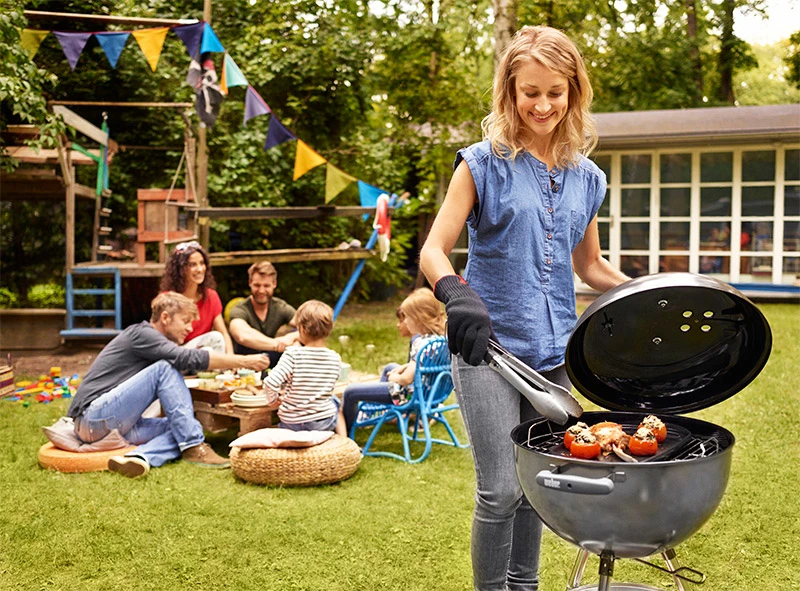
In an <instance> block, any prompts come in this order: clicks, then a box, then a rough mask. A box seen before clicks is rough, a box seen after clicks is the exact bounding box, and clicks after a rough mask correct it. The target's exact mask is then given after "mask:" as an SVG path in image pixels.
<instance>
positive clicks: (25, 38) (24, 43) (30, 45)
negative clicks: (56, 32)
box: [19, 29, 50, 57]
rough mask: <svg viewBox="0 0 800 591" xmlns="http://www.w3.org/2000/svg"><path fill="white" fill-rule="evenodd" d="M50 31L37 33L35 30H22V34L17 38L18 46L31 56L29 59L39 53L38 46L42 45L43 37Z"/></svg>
mask: <svg viewBox="0 0 800 591" xmlns="http://www.w3.org/2000/svg"><path fill="white" fill-rule="evenodd" d="M48 33H50V31H37V30H35V29H23V30H22V34H21V35H20V36H19V44H20V46H21V47H22V49H24V50H25V51H27V52H28V53H30V54H31V57H33V56H35V55H36V52H37V51H39V46H40V45H41V44H42V41H43V40H44V38H45V37H47V35H48Z"/></svg>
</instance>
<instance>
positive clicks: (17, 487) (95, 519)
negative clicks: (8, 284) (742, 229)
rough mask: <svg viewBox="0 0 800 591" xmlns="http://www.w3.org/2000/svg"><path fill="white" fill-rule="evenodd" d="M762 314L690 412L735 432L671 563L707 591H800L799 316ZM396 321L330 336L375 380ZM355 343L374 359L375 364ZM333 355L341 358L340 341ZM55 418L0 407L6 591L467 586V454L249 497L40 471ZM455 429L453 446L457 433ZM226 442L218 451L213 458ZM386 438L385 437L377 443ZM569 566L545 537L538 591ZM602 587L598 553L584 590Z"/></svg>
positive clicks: (223, 482)
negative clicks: (727, 387) (739, 371)
mask: <svg viewBox="0 0 800 591" xmlns="http://www.w3.org/2000/svg"><path fill="white" fill-rule="evenodd" d="M762 309H763V310H764V312H765V314H766V315H767V317H768V319H769V321H770V324H771V325H772V328H773V331H774V339H775V340H774V345H773V351H772V356H771V358H770V362H769V364H768V365H767V367H766V369H765V370H764V372H763V373H762V374H761V376H760V377H759V378H758V379H757V380H756V381H755V382H754V383H753V384H752V385H750V386H749V387H747V388H746V389H745V390H744V391H742V392H741V393H739V394H738V395H736V396H735V397H733V398H731V399H729V400H727V401H725V402H723V403H721V404H719V405H716V406H715V407H713V408H710V409H707V410H705V411H702V412H699V413H694V414H693V415H692V416H696V417H698V418H701V419H704V420H708V421H712V422H714V423H717V424H720V425H723V426H725V427H726V428H728V429H730V430H731V431H732V432H733V433H734V434H735V435H736V437H737V443H736V447H735V448H734V454H733V467H732V473H731V478H730V482H729V484H728V487H727V490H726V495H725V498H724V499H723V501H722V503H721V505H720V507H719V509H718V510H717V511H716V513H715V514H714V515H713V516H712V518H711V519H710V520H709V522H708V523H707V524H706V525H705V526H704V527H703V528H702V529H701V530H700V531H699V532H698V533H697V534H696V535H695V536H693V537H692V538H691V539H689V540H688V541H686V542H685V543H684V544H682V545H681V546H679V547H678V548H677V551H678V558H679V560H680V561H681V563H682V564H685V565H687V566H692V567H694V568H697V569H699V570H701V571H703V572H704V573H706V575H707V576H708V582H707V583H706V584H705V585H704V586H703V587H702V588H703V589H707V590H708V591H752V590H754V589H765V590H767V589H768V590H770V591H773V590H774V591H796V590H800V555H798V552H797V550H796V546H797V540H798V539H800V518H799V517H800V515H799V513H798V509H797V503H796V500H795V498H794V497H795V495H796V491H797V489H798V466H799V465H800V444H798V443H797V441H796V437H797V435H798V429H797V427H796V425H797V420H798V417H800V404H799V402H800V394H798V385H799V383H800V380H798V367H800V349H798V347H797V343H798V342H800V316H799V313H800V310H798V308H797V307H796V306H791V305H787V304H770V305H763V306H762ZM393 310H394V305H368V306H350V307H348V308H346V309H345V311H344V314H343V316H342V317H341V318H340V320H339V321H338V322H337V328H336V333H335V334H334V336H338V335H339V334H347V335H349V336H350V337H351V340H350V344H349V345H348V347H347V348H346V349H345V350H344V351H343V354H344V357H345V360H346V361H348V362H349V363H351V364H352V365H353V368H354V369H355V370H358V371H363V372H374V371H375V370H376V369H377V366H378V364H380V363H385V362H387V361H390V360H397V359H402V358H403V357H404V356H405V352H406V344H404V343H403V342H402V341H401V340H400V339H398V338H397V337H396V329H395V328H394V326H395V322H394V317H393ZM367 343H373V344H375V346H376V347H375V349H376V350H375V352H374V353H373V354H371V355H367V353H366V347H365V345H366V344H367ZM331 346H332V347H333V348H336V349H337V350H341V347H340V345H339V343H338V341H336V340H332V341H331ZM583 402H584V406H585V408H587V410H589V409H594V407H593V405H591V404H589V403H587V402H585V401H583ZM66 406H67V405H66V401H58V402H54V403H52V404H48V405H44V404H35V403H34V404H32V405H31V406H30V407H28V408H24V407H23V406H22V405H20V404H14V403H9V402H0V495H2V496H0V498H2V504H1V505H0V508H1V510H0V589H1V590H6V589H9V590H11V589H13V590H25V591H28V590H31V589H59V590H61V589H63V590H70V591H78V590H91V591H95V590H105V589H109V590H111V589H114V590H116V589H137V590H138V589H158V590H162V589H170V590H173V589H177V590H183V589H187V590H188V589H203V590H205V589H230V590H237V591H238V590H249V589H254V590H259V591H265V590H280V591H283V590H309V591H312V590H321V589H325V590H329V591H339V590H341V591H345V590H347V591H350V590H361V589H363V590H373V589H387V590H395V589H398V590H400V589H402V590H420V591H440V590H441V591H449V590H466V589H469V588H470V587H471V574H470V562H469V536H470V520H471V513H472V505H473V494H474V490H473V488H474V478H473V472H472V461H471V456H470V453H469V451H468V450H459V449H452V448H447V447H442V446H436V447H435V448H434V450H433V452H432V453H431V456H430V457H429V458H428V459H427V460H426V461H425V462H423V463H422V464H418V465H415V466H408V465H406V464H403V463H401V462H398V461H395V460H390V459H383V458H365V459H364V460H363V461H362V463H361V466H360V468H359V470H358V471H357V472H356V474H355V475H354V476H353V477H352V478H350V479H349V480H346V481H344V482H342V483H339V484H336V485H333V486H324V487H315V488H297V489H292V488H286V489H281V488H267V487H259V486H254V485H249V484H245V483H242V482H239V481H237V480H235V479H234V478H233V477H232V476H231V473H230V472H229V471H209V470H203V469H200V468H196V467H193V466H188V465H185V464H184V463H182V462H176V463H173V464H170V465H167V466H164V467H162V468H159V469H155V470H153V471H152V472H151V473H150V475H149V476H148V477H147V478H146V479H144V480H128V479H125V478H121V477H120V476H118V475H116V474H110V473H93V474H74V475H70V474H59V473H55V472H47V471H44V470H42V469H41V468H39V467H38V465H37V463H36V450H37V449H38V447H39V446H40V445H41V444H42V443H44V442H45V438H44V436H43V435H42V433H41V431H40V429H39V427H41V426H42V425H48V424H51V423H52V422H54V421H55V420H56V419H57V418H58V417H59V416H61V415H63V414H64V413H65V411H66ZM456 422H458V421H456ZM457 431H458V434H459V436H463V434H464V431H463V427H461V425H458V429H457ZM787 435H788V436H787ZM231 437H232V434H230V433H228V434H225V435H224V436H222V437H214V438H213V439H212V444H213V445H214V446H215V447H217V448H218V450H225V446H226V444H227V441H228V440H229V439H230V438H231ZM793 438H795V439H793ZM397 443H398V438H397V436H396V435H393V434H392V433H391V431H390V430H388V429H387V433H386V434H384V435H382V437H381V440H380V441H379V444H380V445H387V446H392V445H395V444H397ZM398 447H399V446H398ZM574 557H575V549H574V547H573V546H571V545H570V544H568V543H567V542H565V541H563V540H561V539H560V538H558V537H557V536H555V535H554V534H552V533H550V532H546V534H545V539H544V546H543V549H542V566H541V571H540V573H541V580H542V589H544V590H546V591H552V590H561V589H564V588H565V586H566V583H567V578H568V574H569V572H570V568H571V566H572V562H573V560H574ZM656 562H658V560H656ZM596 580H597V559H596V558H592V559H591V560H590V562H589V566H588V567H587V571H586V576H585V577H584V583H588V582H591V581H596ZM614 580H615V581H626V580H627V581H634V582H637V583H644V584H649V585H654V586H657V587H660V588H664V589H674V585H672V583H671V581H670V580H669V577H666V576H665V575H662V574H660V573H658V572H656V571H654V570H652V569H650V568H648V567H646V566H643V565H640V564H637V563H635V562H634V561H629V560H622V561H619V562H618V563H617V564H616V569H615V574H614ZM691 588H694V587H692V586H687V589H691Z"/></svg>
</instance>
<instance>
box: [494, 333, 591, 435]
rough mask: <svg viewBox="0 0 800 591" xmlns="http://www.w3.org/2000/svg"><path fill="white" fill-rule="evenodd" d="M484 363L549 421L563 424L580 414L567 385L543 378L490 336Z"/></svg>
mask: <svg viewBox="0 0 800 591" xmlns="http://www.w3.org/2000/svg"><path fill="white" fill-rule="evenodd" d="M486 363H488V364H489V367H491V368H492V369H493V370H494V371H496V372H497V373H499V374H500V375H501V376H502V377H503V378H504V379H505V380H506V381H507V382H508V383H509V384H511V385H512V386H514V388H516V389H517V390H519V392H520V394H522V395H523V396H524V397H525V398H527V399H528V401H529V402H530V403H531V404H532V405H533V408H535V409H536V410H537V411H538V412H539V413H540V414H541V415H542V416H544V417H546V418H548V419H550V420H551V421H553V422H555V423H558V424H559V425H563V424H565V423H566V422H567V421H568V420H569V417H570V416H572V417H579V416H581V414H583V407H582V406H581V405H580V403H579V402H578V401H577V400H576V399H575V397H574V396H572V394H570V393H569V391H568V390H567V389H566V388H564V387H563V386H559V385H558V384H554V383H553V382H551V381H550V380H548V379H546V378H544V377H542V375H541V374H539V373H538V372H536V371H535V370H534V369H532V368H530V367H529V366H527V365H525V364H524V363H523V362H522V361H520V360H519V359H517V358H516V357H514V356H513V355H512V354H511V353H509V352H508V351H506V350H505V349H504V348H503V347H502V346H501V345H500V343H498V342H496V341H494V340H492V339H489V350H488V351H487V352H486Z"/></svg>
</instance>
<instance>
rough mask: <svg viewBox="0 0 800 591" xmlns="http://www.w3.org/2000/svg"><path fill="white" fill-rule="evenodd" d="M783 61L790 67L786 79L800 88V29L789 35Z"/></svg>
mask: <svg viewBox="0 0 800 591" xmlns="http://www.w3.org/2000/svg"><path fill="white" fill-rule="evenodd" d="M783 61H784V63H785V64H786V67H787V68H788V71H787V73H786V79H787V80H788V81H789V82H791V83H792V84H794V85H795V88H800V31H797V32H796V33H794V34H792V36H791V37H789V43H788V46H787V47H786V55H785V57H784V58H783Z"/></svg>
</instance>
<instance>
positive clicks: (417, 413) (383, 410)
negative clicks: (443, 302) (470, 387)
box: [350, 337, 469, 464]
mask: <svg viewBox="0 0 800 591" xmlns="http://www.w3.org/2000/svg"><path fill="white" fill-rule="evenodd" d="M452 392H453V376H452V374H451V373H450V351H449V349H448V348H447V339H446V338H444V337H437V338H434V339H431V340H430V341H429V342H428V343H425V345H424V346H423V347H422V349H420V351H419V353H417V358H416V368H415V371H414V392H413V394H412V396H411V398H410V399H409V400H408V401H407V402H406V403H405V404H399V405H395V404H381V403H377V402H364V401H362V402H359V404H358V410H359V414H358V415H357V416H358V417H363V418H361V420H358V419H357V420H356V422H355V423H353V425H352V427H351V428H350V437H351V438H353V436H354V434H355V430H356V429H358V428H360V427H370V426H371V427H372V433H370V436H369V438H368V439H367V442H366V444H364V449H363V454H364V455H365V456H382V457H389V458H395V459H398V460H402V461H404V462H408V463H410V464H416V463H418V462H421V461H423V460H424V459H425V458H427V457H428V455H429V454H430V452H431V447H432V446H433V444H434V443H440V444H444V445H452V446H455V447H460V448H465V447H469V445H468V444H462V443H460V442H459V440H458V438H457V437H456V434H455V433H454V432H453V428H452V427H451V426H450V423H449V422H448V420H447V417H446V416H445V414H444V413H446V412H448V411H451V410H457V409H458V408H459V406H458V404H457V403H456V404H445V402H446V401H447V399H448V398H449V397H450V394H451V393H452ZM411 417H414V418H413V421H414V422H413V424H412V426H411V429H409V420H410V419H411ZM392 419H394V420H395V421H396V423H397V428H398V430H399V431H400V436H401V437H402V441H403V455H402V456H401V455H399V454H396V453H394V452H390V451H373V450H372V449H371V448H372V444H373V442H374V441H375V437H376V436H377V435H378V433H379V432H380V430H381V427H383V425H384V424H385V423H387V422H388V421H391V420H392ZM431 419H433V420H434V421H435V422H437V423H441V424H442V425H444V427H445V429H447V433H448V435H449V436H450V440H446V439H437V438H434V437H433V436H432V435H431V428H430V427H431V426H430V420H431ZM409 431H411V432H409ZM411 441H416V442H424V443H425V449H424V450H423V452H422V453H421V454H420V455H419V457H416V458H414V457H412V455H411V450H410V446H409V442H411Z"/></svg>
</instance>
